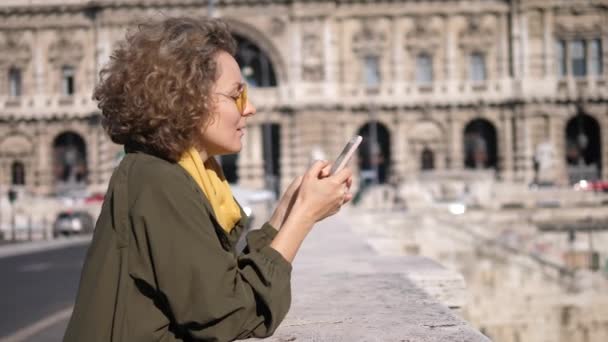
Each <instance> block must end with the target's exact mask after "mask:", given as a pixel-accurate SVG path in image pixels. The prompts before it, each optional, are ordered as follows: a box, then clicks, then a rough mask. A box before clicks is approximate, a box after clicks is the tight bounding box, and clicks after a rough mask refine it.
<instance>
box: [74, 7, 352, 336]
mask: <svg viewBox="0 0 608 342" xmlns="http://www.w3.org/2000/svg"><path fill="white" fill-rule="evenodd" d="M234 52H235V42H234V40H233V38H232V37H231V35H230V32H229V31H228V28H227V26H226V25H225V24H224V23H222V22H221V21H218V20H208V19H201V20H194V19H187V18H178V19H168V20H165V21H163V22H161V23H152V24H144V25H140V26H139V28H138V30H136V31H135V32H133V33H130V34H128V35H127V39H126V41H125V42H123V43H122V44H121V45H120V46H119V47H118V48H117V50H116V51H115V52H114V54H113V56H112V59H111V61H110V63H109V64H108V66H107V67H106V68H105V69H104V70H103V71H102V80H101V83H100V84H99V86H98V87H97V89H96V90H95V94H94V97H95V99H96V100H98V101H99V107H100V109H101V112H102V116H103V124H104V128H105V129H106V131H107V132H108V134H109V135H110V137H111V138H112V140H113V141H114V142H116V143H118V144H124V145H125V150H126V152H127V154H126V156H125V158H124V159H123V160H122V162H121V164H120V165H119V166H118V168H117V169H116V170H115V171H114V174H113V176H112V179H111V180H110V184H109V188H108V192H107V194H106V198H105V201H104V204H103V207H102V211H101V214H100V217H99V220H98V222H97V226H96V230H95V235H94V237H93V242H92V244H91V247H90V248H89V251H88V254H87V258H86V262H85V265H84V269H83V272H82V278H81V282H80V289H79V292H78V297H77V300H76V305H75V307H74V312H73V315H72V318H71V320H70V323H69V326H68V329H67V331H66V335H65V338H64V341H79V342H81V341H129V342H135V341H181V340H183V341H194V340H211V341H229V340H234V339H239V338H246V337H250V336H257V337H265V336H269V335H271V334H272V333H273V332H274V331H275V329H276V328H277V326H278V325H279V323H280V322H281V321H282V320H283V318H284V317H285V315H286V313H287V311H288V309H289V305H290V300H291V292H290V273H291V262H292V261H293V259H294V257H295V255H296V253H297V251H298V249H299V247H300V244H301V243H302V241H303V240H304V238H305V237H306V235H307V234H308V233H309V232H310V230H311V229H312V227H313V225H314V224H315V223H316V222H318V221H319V220H322V219H323V218H325V217H327V216H329V215H332V214H334V213H335V212H337V211H338V210H339V208H340V206H341V205H343V204H344V203H345V202H348V201H349V200H350V199H351V197H352V196H351V194H350V193H349V192H348V189H349V187H350V184H351V181H352V180H351V173H350V171H349V170H348V169H345V170H343V171H341V172H339V173H337V174H336V175H333V176H328V175H327V169H328V164H327V162H316V163H315V164H314V165H313V166H312V167H310V169H309V170H308V171H307V172H306V173H305V174H304V175H303V176H302V177H298V178H297V179H296V180H294V181H293V182H292V184H291V185H290V186H289V188H288V189H287V191H286V192H285V194H284V195H283V196H282V198H281V199H280V200H279V203H278V205H277V209H276V211H275V212H274V213H273V215H272V217H271V219H270V221H269V222H268V223H266V224H265V225H264V226H263V227H262V228H261V229H259V230H255V231H253V232H251V233H249V234H248V235H247V247H246V248H245V250H244V251H243V252H242V253H241V254H240V255H236V253H235V252H234V246H235V243H236V241H237V239H238V238H239V235H240V233H241V232H242V229H243V224H244V222H243V221H244V219H245V218H244V216H243V212H242V210H241V208H240V206H239V205H238V204H237V203H236V201H235V200H234V199H233V197H232V195H231V192H230V188H229V186H228V183H227V182H226V180H225V178H224V177H223V174H222V171H221V168H220V167H219V166H218V164H217V162H216V161H215V159H214V158H213V157H214V156H217V155H221V154H229V153H236V152H238V151H240V149H241V138H242V136H243V134H244V131H245V126H246V120H247V118H248V117H250V116H252V115H254V114H255V107H254V106H253V105H252V104H251V103H250V102H249V101H248V99H247V88H246V86H245V84H244V83H243V80H242V78H241V72H240V70H239V67H238V65H237V63H236V61H235V60H234V58H233V56H232V55H233V54H234ZM277 230H278V231H277Z"/></svg>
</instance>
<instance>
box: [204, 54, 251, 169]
mask: <svg viewBox="0 0 608 342" xmlns="http://www.w3.org/2000/svg"><path fill="white" fill-rule="evenodd" d="M216 61H217V63H218V72H219V74H220V76H219V78H218V80H217V81H216V83H215V86H214V88H213V89H212V90H211V92H212V94H211V96H212V97H213V99H214V102H215V111H214V112H213V113H212V114H211V117H210V118H209V122H208V123H207V124H206V125H205V126H204V127H203V128H202V131H201V140H200V143H201V148H202V149H204V150H205V152H206V154H207V156H208V157H210V156H214V155H221V154H231V153H237V152H239V151H240V150H241V148H242V146H243V145H242V143H241V138H242V137H243V135H244V134H245V123H246V120H247V117H248V116H251V115H254V114H255V107H254V106H253V105H252V104H251V103H250V102H248V101H247V103H246V104H245V108H244V110H243V112H242V113H241V112H239V110H238V108H237V104H236V99H237V98H238V96H239V95H240V92H241V91H243V88H244V86H245V84H244V83H243V79H242V77H241V69H240V68H239V65H238V64H237V63H236V60H234V58H233V57H232V56H231V55H230V54H228V53H226V52H224V51H222V52H220V53H218V55H217V57H216Z"/></svg>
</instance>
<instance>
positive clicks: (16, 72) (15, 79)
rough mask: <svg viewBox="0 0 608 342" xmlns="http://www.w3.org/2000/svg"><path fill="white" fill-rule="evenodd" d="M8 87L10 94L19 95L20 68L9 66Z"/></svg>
mask: <svg viewBox="0 0 608 342" xmlns="http://www.w3.org/2000/svg"><path fill="white" fill-rule="evenodd" d="M8 82H9V84H8V89H9V95H10V96H21V69H19V68H11V69H10V70H9V72H8Z"/></svg>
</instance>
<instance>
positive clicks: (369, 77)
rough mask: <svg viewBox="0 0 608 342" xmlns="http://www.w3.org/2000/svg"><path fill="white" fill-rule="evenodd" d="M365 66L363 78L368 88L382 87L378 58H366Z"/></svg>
mask: <svg viewBox="0 0 608 342" xmlns="http://www.w3.org/2000/svg"><path fill="white" fill-rule="evenodd" d="M363 62H364V65H363V68H364V70H363V72H364V74H363V76H364V80H365V86H366V87H367V88H378V86H379V85H380V66H379V61H378V56H366V57H365V59H364V61H363Z"/></svg>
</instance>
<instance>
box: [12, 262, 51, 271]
mask: <svg viewBox="0 0 608 342" xmlns="http://www.w3.org/2000/svg"><path fill="white" fill-rule="evenodd" d="M52 266H53V264H52V263H50V262H38V263H34V264H28V265H25V266H22V267H20V268H19V272H41V271H46V270H48V269H49V268H51V267H52Z"/></svg>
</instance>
